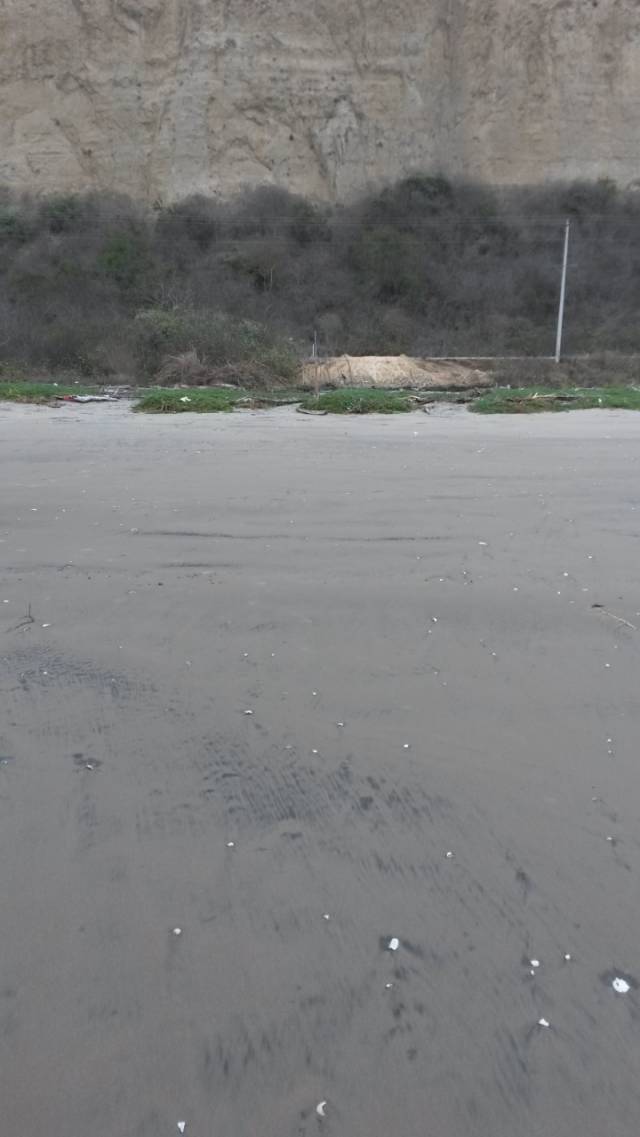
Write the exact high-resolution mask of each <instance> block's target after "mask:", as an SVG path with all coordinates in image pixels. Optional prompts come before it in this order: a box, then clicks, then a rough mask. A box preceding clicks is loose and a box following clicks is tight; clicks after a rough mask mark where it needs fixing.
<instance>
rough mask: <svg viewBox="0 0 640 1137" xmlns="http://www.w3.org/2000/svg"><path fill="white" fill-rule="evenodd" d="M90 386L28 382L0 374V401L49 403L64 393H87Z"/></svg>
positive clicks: (89, 391) (89, 390) (89, 392)
mask: <svg viewBox="0 0 640 1137" xmlns="http://www.w3.org/2000/svg"><path fill="white" fill-rule="evenodd" d="M88 394H91V388H90V387H87V386H81V385H77V384H73V385H72V386H70V385H65V384H58V383H30V382H28V381H25V380H22V379H3V378H2V377H1V376H0V403H2V402H6V403H50V402H52V401H53V400H54V399H61V398H63V397H64V396H65V395H88Z"/></svg>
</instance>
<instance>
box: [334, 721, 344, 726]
mask: <svg viewBox="0 0 640 1137" xmlns="http://www.w3.org/2000/svg"><path fill="white" fill-rule="evenodd" d="M336 726H344V723H343V722H337V723H336Z"/></svg>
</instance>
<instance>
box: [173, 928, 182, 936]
mask: <svg viewBox="0 0 640 1137" xmlns="http://www.w3.org/2000/svg"><path fill="white" fill-rule="evenodd" d="M173 934H174V936H181V935H182V928H174V929H173Z"/></svg>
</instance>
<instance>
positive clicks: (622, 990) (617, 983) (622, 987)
mask: <svg viewBox="0 0 640 1137" xmlns="http://www.w3.org/2000/svg"><path fill="white" fill-rule="evenodd" d="M611 986H612V987H613V989H614V991H617V992H618V994H619V995H627V994H628V993H629V991H630V990H631V987H630V986H629V984H628V983H627V981H626V979H621V978H620V977H619V976H618V975H616V977H615V979H614V980H613V983H612V984H611Z"/></svg>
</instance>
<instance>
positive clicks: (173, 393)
mask: <svg viewBox="0 0 640 1137" xmlns="http://www.w3.org/2000/svg"><path fill="white" fill-rule="evenodd" d="M302 397H303V395H302V392H301V391H296V390H286V389H283V390H281V391H273V392H268V393H265V392H264V391H245V390H242V389H241V388H237V389H235V390H230V389H229V388H226V387H225V388H221V387H209V388H204V389H203V388H198V389H193V388H192V389H191V390H185V389H184V387H182V388H178V389H177V390H176V389H175V388H160V389H159V388H155V389H153V390H149V391H145V392H144V394H143V395H142V396H141V398H140V399H139V400H138V402H137V403H136V404H135V406H134V408H133V409H134V410H135V411H144V412H146V413H147V414H165V415H166V414H185V413H191V414H194V413H195V414H214V413H216V412H222V413H224V412H228V411H232V410H234V409H236V408H237V409H242V408H246V409H248V410H256V409H259V408H262V409H267V408H269V407H278V406H282V405H284V404H286V403H298V402H300V399H301V398H302Z"/></svg>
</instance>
